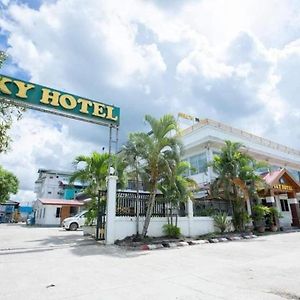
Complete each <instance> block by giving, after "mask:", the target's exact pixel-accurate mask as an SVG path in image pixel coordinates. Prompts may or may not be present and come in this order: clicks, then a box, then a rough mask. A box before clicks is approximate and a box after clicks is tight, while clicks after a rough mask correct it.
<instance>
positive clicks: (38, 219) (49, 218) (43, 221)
mask: <svg viewBox="0 0 300 300" xmlns="http://www.w3.org/2000/svg"><path fill="white" fill-rule="evenodd" d="M37 202H38V203H36V205H35V207H34V208H35V209H36V213H35V224H37V225H55V226H59V225H60V217H58V218H56V209H57V208H58V207H60V208H61V206H59V205H42V203H41V202H40V201H37ZM44 209H45V215H44Z"/></svg>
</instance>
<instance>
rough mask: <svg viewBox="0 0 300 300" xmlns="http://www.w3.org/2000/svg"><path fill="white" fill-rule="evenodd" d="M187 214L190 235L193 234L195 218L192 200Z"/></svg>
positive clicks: (189, 200)
mask: <svg viewBox="0 0 300 300" xmlns="http://www.w3.org/2000/svg"><path fill="white" fill-rule="evenodd" d="M187 213H188V235H189V236H191V234H192V226H193V224H192V223H193V218H194V207H193V202H192V200H191V199H188V201H187Z"/></svg>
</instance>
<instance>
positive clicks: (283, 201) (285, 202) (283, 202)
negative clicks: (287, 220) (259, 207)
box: [280, 199, 290, 211]
mask: <svg viewBox="0 0 300 300" xmlns="http://www.w3.org/2000/svg"><path fill="white" fill-rule="evenodd" d="M280 206H281V211H289V210H290V209H289V203H288V200H286V199H280Z"/></svg>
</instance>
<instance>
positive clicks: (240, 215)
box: [232, 209, 251, 232]
mask: <svg viewBox="0 0 300 300" xmlns="http://www.w3.org/2000/svg"><path fill="white" fill-rule="evenodd" d="M250 221H251V217H250V216H249V215H248V213H247V212H246V211H244V210H241V209H237V210H234V211H233V215H232V224H233V226H234V229H235V230H236V231H238V232H242V231H244V230H245V226H246V224H247V223H249V222H250Z"/></svg>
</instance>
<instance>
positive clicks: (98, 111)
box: [93, 102, 105, 118]
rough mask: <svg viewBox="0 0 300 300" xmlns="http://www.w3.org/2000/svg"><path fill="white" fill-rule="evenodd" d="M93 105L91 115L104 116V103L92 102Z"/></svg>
mask: <svg viewBox="0 0 300 300" xmlns="http://www.w3.org/2000/svg"><path fill="white" fill-rule="evenodd" d="M93 106H94V111H93V116H96V117H101V118H105V112H104V108H105V105H104V104H102V103H98V102H93Z"/></svg>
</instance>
